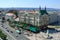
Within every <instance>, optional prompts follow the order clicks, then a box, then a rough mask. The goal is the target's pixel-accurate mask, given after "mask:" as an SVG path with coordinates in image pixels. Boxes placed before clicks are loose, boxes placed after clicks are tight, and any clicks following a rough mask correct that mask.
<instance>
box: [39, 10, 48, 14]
mask: <svg viewBox="0 0 60 40" xmlns="http://www.w3.org/2000/svg"><path fill="white" fill-rule="evenodd" d="M39 13H40V14H41V15H43V14H48V13H47V11H46V10H40V11H39Z"/></svg>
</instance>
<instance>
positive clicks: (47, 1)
mask: <svg viewBox="0 0 60 40" xmlns="http://www.w3.org/2000/svg"><path fill="white" fill-rule="evenodd" d="M39 6H41V7H42V8H44V7H45V6H46V7H47V8H58V9H60V0H0V8H10V7H24V8H25V7H28V8H39Z"/></svg>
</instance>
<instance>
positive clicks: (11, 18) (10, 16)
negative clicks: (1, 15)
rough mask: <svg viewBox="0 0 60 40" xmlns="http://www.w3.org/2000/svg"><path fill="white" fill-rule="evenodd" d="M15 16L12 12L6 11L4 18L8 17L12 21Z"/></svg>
mask: <svg viewBox="0 0 60 40" xmlns="http://www.w3.org/2000/svg"><path fill="white" fill-rule="evenodd" d="M15 17H16V16H15V15H14V14H13V13H6V15H5V18H6V19H10V20H13V21H14V19H15Z"/></svg>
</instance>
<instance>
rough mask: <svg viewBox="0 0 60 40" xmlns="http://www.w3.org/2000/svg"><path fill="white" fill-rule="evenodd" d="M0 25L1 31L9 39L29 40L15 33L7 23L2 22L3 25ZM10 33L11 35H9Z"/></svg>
mask: <svg viewBox="0 0 60 40" xmlns="http://www.w3.org/2000/svg"><path fill="white" fill-rule="evenodd" d="M0 25H1V26H0V27H1V29H2V30H4V31H5V33H6V34H7V35H8V36H10V37H11V38H10V39H11V40H29V39H28V38H26V37H25V36H24V35H23V34H18V33H16V31H15V30H14V29H13V28H11V27H10V26H9V25H8V22H4V23H3V24H1V22H0ZM2 25H3V27H2ZM11 31H12V32H13V33H11Z"/></svg>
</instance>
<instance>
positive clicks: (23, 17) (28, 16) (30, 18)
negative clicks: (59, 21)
mask: <svg viewBox="0 0 60 40" xmlns="http://www.w3.org/2000/svg"><path fill="white" fill-rule="evenodd" d="M19 20H20V22H23V23H26V24H30V25H34V26H37V27H41V26H42V27H43V26H44V27H45V26H47V25H48V24H49V16H48V13H47V11H46V9H45V10H41V9H39V11H38V12H37V13H35V11H33V12H31V13H28V12H26V11H24V12H21V11H20V12H19Z"/></svg>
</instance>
